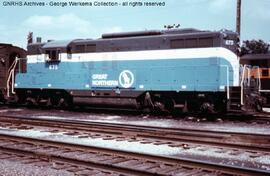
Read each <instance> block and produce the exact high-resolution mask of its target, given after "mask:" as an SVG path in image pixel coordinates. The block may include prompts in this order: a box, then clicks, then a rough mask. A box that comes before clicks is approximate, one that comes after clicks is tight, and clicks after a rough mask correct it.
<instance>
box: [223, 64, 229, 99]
mask: <svg viewBox="0 0 270 176" xmlns="http://www.w3.org/2000/svg"><path fill="white" fill-rule="evenodd" d="M221 67H225V68H226V71H227V72H226V73H227V79H226V84H227V86H226V89H227V99H228V100H229V99H230V83H229V76H230V75H229V66H228V65H221Z"/></svg>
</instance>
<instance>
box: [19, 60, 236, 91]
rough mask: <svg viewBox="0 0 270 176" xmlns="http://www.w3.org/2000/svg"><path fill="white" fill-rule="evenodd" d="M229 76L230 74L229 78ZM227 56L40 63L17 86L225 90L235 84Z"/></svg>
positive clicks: (30, 66) (28, 71) (22, 76)
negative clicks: (225, 87)
mask: <svg viewBox="0 0 270 176" xmlns="http://www.w3.org/2000/svg"><path fill="white" fill-rule="evenodd" d="M227 76H228V77H227ZM233 79H234V78H233V68H232V65H231V64H230V63H229V62H228V61H227V60H226V59H225V58H218V57H211V58H194V59H190V58H188V59H183V58H181V59H168V60H164V59H163V60H129V61H125V60H123V61H95V62H93V61H92V62H91V61H89V62H59V63H49V62H45V63H44V62H37V63H28V64H27V73H18V74H17V75H16V80H15V83H16V84H15V87H16V88H30V89H32V88H38V89H40V88H42V89H67V90H92V89H95V90H96V89H99V90H103V89H106V90H108V89H115V88H117V87H119V88H127V89H133V90H140V91H142V90H155V91H211V92H212V91H225V90H224V86H227V85H229V86H233Z"/></svg>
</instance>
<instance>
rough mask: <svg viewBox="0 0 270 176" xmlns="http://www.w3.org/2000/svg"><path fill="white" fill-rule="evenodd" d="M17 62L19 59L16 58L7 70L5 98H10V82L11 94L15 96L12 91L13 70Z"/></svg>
mask: <svg viewBox="0 0 270 176" xmlns="http://www.w3.org/2000/svg"><path fill="white" fill-rule="evenodd" d="M18 60H19V59H18V58H17V57H16V58H15V60H14V61H13V63H12V64H11V66H10V68H9V70H8V78H7V97H10V86H9V83H10V81H12V82H11V93H12V94H15V91H14V80H15V68H16V66H17V63H18Z"/></svg>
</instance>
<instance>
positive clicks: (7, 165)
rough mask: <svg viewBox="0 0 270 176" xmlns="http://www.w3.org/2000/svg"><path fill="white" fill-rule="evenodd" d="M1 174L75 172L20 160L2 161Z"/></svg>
mask: <svg viewBox="0 0 270 176" xmlns="http://www.w3.org/2000/svg"><path fill="white" fill-rule="evenodd" d="M0 175H1V176H48V175H50V176H73V175H74V174H73V173H70V172H67V171H64V170H54V169H51V168H50V167H49V166H48V167H44V166H43V167H38V166H33V165H31V164H22V163H20V162H19V161H16V162H15V161H8V160H1V161H0Z"/></svg>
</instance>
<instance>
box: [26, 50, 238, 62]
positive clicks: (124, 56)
mask: <svg viewBox="0 0 270 176" xmlns="http://www.w3.org/2000/svg"><path fill="white" fill-rule="evenodd" d="M209 57H222V58H224V59H226V60H228V61H229V62H230V63H234V62H235V61H237V57H236V55H235V54H234V53H233V52H231V51H230V50H228V49H226V48H195V49H194V48H192V49H167V50H144V51H124V52H98V53H78V54H72V57H71V58H70V59H69V58H68V56H67V54H66V53H62V54H61V55H60V58H61V62H87V61H88V62H89V61H95V62H99V61H124V60H163V59H192V58H209ZM45 58H46V56H45V54H40V55H30V56H27V60H28V61H27V62H28V63H36V62H44V61H45ZM237 62H238V61H237Z"/></svg>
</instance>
